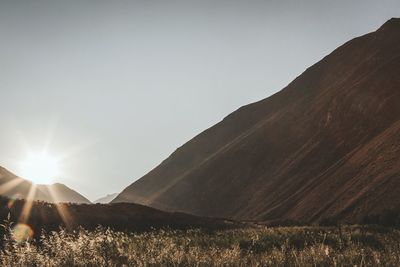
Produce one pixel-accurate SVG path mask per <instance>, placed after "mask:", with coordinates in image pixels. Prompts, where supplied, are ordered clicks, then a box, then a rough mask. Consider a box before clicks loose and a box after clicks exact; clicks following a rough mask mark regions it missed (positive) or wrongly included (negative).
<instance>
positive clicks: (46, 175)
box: [20, 152, 60, 184]
mask: <svg viewBox="0 0 400 267" xmlns="http://www.w3.org/2000/svg"><path fill="white" fill-rule="evenodd" d="M20 174H21V177H22V178H26V179H29V180H31V181H32V182H34V183H35V184H50V183H52V182H54V179H55V178H57V176H59V175H60V168H59V164H58V160H57V159H56V158H55V157H52V156H51V155H49V154H47V153H46V152H42V153H30V154H28V155H27V156H26V158H25V159H24V160H23V161H22V162H21V163H20Z"/></svg>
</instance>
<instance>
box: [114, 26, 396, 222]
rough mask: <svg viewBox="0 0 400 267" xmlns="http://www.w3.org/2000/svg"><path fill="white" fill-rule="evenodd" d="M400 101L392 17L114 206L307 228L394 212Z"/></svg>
mask: <svg viewBox="0 0 400 267" xmlns="http://www.w3.org/2000/svg"><path fill="white" fill-rule="evenodd" d="M399 103H400V19H391V20H389V21H388V22H386V23H385V24H384V25H383V26H382V27H380V28H379V29H378V30H377V31H376V32H372V33H369V34H366V35H364V36H361V37H358V38H355V39H353V40H351V41H349V42H347V43H346V44H344V45H342V46H341V47H339V48H338V49H336V50H335V51H333V52H332V53H331V54H330V55H328V56H326V57H325V58H323V59H322V60H321V61H320V62H318V63H317V64H315V65H313V66H312V67H310V68H308V69H307V70H306V71H305V72H304V73H303V74H302V75H300V76H299V77H297V78H296V79H295V80H294V81H293V82H291V83H290V84H289V85H288V86H287V87H286V88H284V89H283V90H282V91H280V92H278V93H277V94H275V95H273V96H271V97H268V98H266V99H264V100H261V101H259V102H256V103H253V104H250V105H247V106H244V107H242V108H240V109H239V110H237V111H235V112H233V113H232V114H230V115H229V116H228V117H226V118H225V119H224V120H223V121H221V122H220V123H218V124H217V125H215V126H213V127H211V128H209V129H207V130H206V131H204V132H203V133H201V134H199V135H198V136H196V137H195V138H193V139H192V140H190V141H189V142H187V143H186V144H184V145H183V146H182V147H180V148H179V149H177V150H176V151H175V152H174V153H173V154H172V155H171V156H170V157H168V158H167V159H166V160H165V161H163V162H162V163H161V164H160V165H159V166H157V167H156V168H155V169H153V170H152V171H150V172H149V173H148V174H147V175H145V176H144V177H142V178H141V179H139V180H138V181H136V182H134V183H133V184H132V185H130V186H128V187H127V188H126V189H125V190H123V191H122V192H121V194H120V195H118V196H117V198H116V199H114V201H113V202H136V203H140V204H144V205H149V206H152V207H156V208H160V209H165V210H179V211H184V212H188V213H193V214H196V215H201V216H218V217H220V216H222V217H230V218H235V219H249V220H263V221H273V220H282V219H293V220H300V221H306V222H317V221H321V220H323V219H326V218H330V217H337V218H340V219H341V220H346V221H349V222H356V221H359V220H361V219H362V218H363V217H365V216H367V215H370V214H373V213H379V212H382V211H384V210H386V209H392V208H400V194H399V193H400V192H399V191H400V179H398V177H399V176H400V153H399V152H400V140H399V137H398V136H399V134H400V128H399V127H400V126H399V123H400V121H399V120H400V105H399Z"/></svg>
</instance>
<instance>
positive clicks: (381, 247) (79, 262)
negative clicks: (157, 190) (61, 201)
mask: <svg viewBox="0 0 400 267" xmlns="http://www.w3.org/2000/svg"><path fill="white" fill-rule="evenodd" d="M4 227H6V228H7V229H9V230H10V231H6V233H5V234H4V236H3V244H2V249H1V252H0V261H1V262H0V265H1V266H400V244H399V240H400V231H398V230H395V229H392V228H385V227H377V226H368V227H361V226H346V227H341V228H338V227H278V228H264V227H263V228H257V229H236V230H224V231H203V230H153V231H148V232H142V233H124V232H118V231H112V230H110V229H106V228H100V227H99V228H97V229H95V230H92V231H88V230H84V229H79V230H76V231H74V232H68V231H66V230H63V229H60V230H59V231H53V232H50V233H47V234H46V233H42V235H41V237H40V239H39V240H32V239H30V238H29V236H30V233H29V231H25V232H22V233H19V232H16V231H18V230H15V229H16V228H15V227H14V228H13V230H11V228H12V227H11V228H10V225H9V224H7V223H6V225H4Z"/></svg>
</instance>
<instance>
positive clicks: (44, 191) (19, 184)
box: [0, 167, 90, 203]
mask: <svg viewBox="0 0 400 267" xmlns="http://www.w3.org/2000/svg"><path fill="white" fill-rule="evenodd" d="M0 195H2V196H6V197H12V198H19V199H29V200H42V201H46V202H72V203H90V201H89V200H88V199H87V198H85V197H84V196H82V195H81V194H79V193H78V192H76V191H74V190H72V189H71V188H69V187H67V186H65V185H63V184H60V183H55V184H52V185H34V184H33V183H32V182H30V181H28V180H25V179H23V178H21V177H18V176H16V175H15V174H13V173H12V172H10V171H8V170H6V169H5V168H3V167H0Z"/></svg>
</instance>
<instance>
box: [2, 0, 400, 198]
mask: <svg viewBox="0 0 400 267" xmlns="http://www.w3.org/2000/svg"><path fill="white" fill-rule="evenodd" d="M399 16H400V1H398V0H393V1H392V0H386V1H385V0H379V1H378V0H376V1H371V0H363V1H349V0H346V1H324V0H319V1H311V0H310V1H299V0H297V1H285V0H280V1H278V0H277V1H268V0H266V1H255V0H243V1H238V0H213V1H208V0H198V1H191V0H182V1H167V0H159V1H153V0H141V1H139V0H137V1H136V0H131V1H123V0H113V1H108V0H107V1H106V0H91V1H87V0H68V1H67V0H64V1H59V0H35V1H32V0H26V1H23V0H9V1H5V0H0V40H1V41H0V123H1V124H0V125H1V131H0V166H3V167H5V168H7V169H9V170H11V171H12V172H14V173H16V174H19V175H21V173H22V171H21V169H20V168H21V164H20V162H21V161H23V160H24V159H25V158H26V157H27V154H29V153H39V152H40V151H43V150H45V151H47V153H48V154H50V155H53V157H56V158H57V159H58V160H59V162H58V165H59V169H60V171H59V173H58V174H57V177H55V178H54V179H53V180H54V182H61V183H64V184H66V185H67V186H69V187H71V188H73V189H75V190H77V191H78V192H80V193H82V194H83V195H84V196H86V197H88V198H89V199H91V200H95V199H97V198H99V197H102V196H104V195H106V194H108V193H114V192H120V191H121V190H123V189H124V188H125V187H126V186H128V185H129V184H131V183H132V182H134V181H135V180H137V179H139V178H140V177H141V176H143V175H144V174H146V173H147V172H148V171H150V170H151V169H152V168H154V167H155V166H156V165H158V164H159V163H160V162H161V161H162V160H164V159H165V158H166V157H167V156H169V155H170V154H171V153H172V152H173V151H174V150H175V149H176V148H178V147H179V146H181V145H183V144H184V143H185V142H186V141H188V140H190V139H191V138H192V137H194V136H195V135H197V134H198V133H200V132H201V131H203V130H205V129H206V128H208V127H210V126H212V125H214V124H215V123H217V122H219V121H220V120H222V119H223V118H224V117H225V116H227V115H228V114H229V113H231V112H232V111H234V110H236V109H238V108H239V107H240V106H242V105H245V104H248V103H251V102H254V101H257V100H260V99H263V98H265V97H268V96H269V95H271V94H273V93H275V92H277V91H279V90H281V89H282V88H283V87H285V86H286V85H287V84H288V83H289V82H290V81H292V80H293V79H294V78H295V77H296V76H298V75H300V74H301V73H302V72H303V71H304V70H305V69H306V68H307V67H309V66H311V65H312V64H314V63H316V62H317V61H318V60H320V59H321V58H323V57H324V56H326V55H327V54H329V53H330V52H331V51H332V50H334V49H335V48H337V47H338V46H339V45H341V44H343V43H344V42H346V41H348V40H350V39H352V38H354V37H356V36H359V35H363V34H365V33H368V32H371V31H374V30H376V29H377V28H378V27H379V26H380V25H381V24H383V23H384V22H385V21H386V20H388V19H390V18H391V17H399ZM24 178H28V179H29V177H24Z"/></svg>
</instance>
